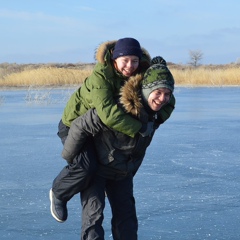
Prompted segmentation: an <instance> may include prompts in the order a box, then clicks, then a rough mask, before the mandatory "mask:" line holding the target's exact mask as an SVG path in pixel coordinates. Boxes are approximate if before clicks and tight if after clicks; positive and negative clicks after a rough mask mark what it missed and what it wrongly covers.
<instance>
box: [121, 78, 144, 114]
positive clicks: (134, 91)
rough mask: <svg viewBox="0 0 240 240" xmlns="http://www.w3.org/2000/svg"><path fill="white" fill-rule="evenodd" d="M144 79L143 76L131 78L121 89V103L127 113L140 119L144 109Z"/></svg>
mask: <svg viewBox="0 0 240 240" xmlns="http://www.w3.org/2000/svg"><path fill="white" fill-rule="evenodd" d="M142 79H143V77H142V75H141V74H137V75H136V76H133V77H130V78H129V80H128V81H126V82H125V84H124V86H123V87H122V88H121V89H120V103H121V104H122V106H123V107H124V109H125V111H126V112H127V113H131V114H132V115H134V116H136V117H138V118H139V117H140V114H141V112H142V109H143V105H142V103H141V101H142V100H141V99H142V98H141V84H142Z"/></svg>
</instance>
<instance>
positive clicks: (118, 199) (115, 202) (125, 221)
mask: <svg viewBox="0 0 240 240" xmlns="http://www.w3.org/2000/svg"><path fill="white" fill-rule="evenodd" d="M106 190H107V196H108V199H109V202H110V205H111V209H112V215H113V217H112V234H113V239H114V240H137V238H138V237H137V231H138V220H137V215H136V207H135V199H134V196H133V178H132V176H131V177H127V178H126V179H124V180H121V181H110V182H109V184H107V186H106Z"/></svg>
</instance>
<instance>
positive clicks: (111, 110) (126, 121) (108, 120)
mask: <svg viewBox="0 0 240 240" xmlns="http://www.w3.org/2000/svg"><path fill="white" fill-rule="evenodd" d="M95 82H98V85H97V86H93V87H92V91H91V96H92V101H93V105H94V107H95V108H96V110H97V113H98V116H99V117H100V119H101V120H102V122H103V123H104V124H105V125H107V126H108V127H110V128H112V129H114V130H116V131H119V132H122V133H124V134H126V135H128V136H130V137H134V136H135V134H136V133H137V132H138V131H139V130H140V128H141V127H142V123H141V122H140V121H139V120H137V119H135V118H133V117H132V116H131V115H130V114H127V113H125V112H124V111H123V110H122V109H121V108H120V107H119V106H118V105H117V103H116V100H115V97H116V95H117V94H116V93H114V92H113V91H114V90H113V87H112V86H111V84H110V83H109V82H108V81H106V80H105V79H100V78H99V79H98V80H97V81H95ZM115 91H116V90H115Z"/></svg>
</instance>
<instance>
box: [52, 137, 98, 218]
mask: <svg viewBox="0 0 240 240" xmlns="http://www.w3.org/2000/svg"><path fill="white" fill-rule="evenodd" d="M96 170H97V157H96V154H95V148H94V144H93V141H92V140H91V139H88V141H87V142H86V143H85V145H84V147H83V149H82V151H81V153H80V154H79V155H78V156H76V157H75V158H74V160H73V163H72V164H70V165H68V166H66V167H65V168H63V170H62V171H61V172H60V173H59V174H58V176H57V177H56V178H55V179H54V181H53V184H52V188H51V190H50V193H49V197H50V203H51V204H50V210H51V214H52V216H53V217H54V218H55V219H56V220H57V221H58V222H64V221H66V219H67V216H68V210H67V201H69V200H70V199H71V198H72V197H73V196H74V195H75V194H76V193H79V192H81V191H82V190H84V189H85V188H86V187H87V186H88V184H89V182H90V181H91V179H92V177H93V176H94V175H95V172H96Z"/></svg>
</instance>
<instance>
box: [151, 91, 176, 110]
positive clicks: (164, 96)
mask: <svg viewBox="0 0 240 240" xmlns="http://www.w3.org/2000/svg"><path fill="white" fill-rule="evenodd" d="M171 95H172V92H171V91H170V90H169V89H167V88H159V89H156V90H154V91H152V92H151V93H150V95H149V97H148V105H149V107H150V108H151V109H152V110H153V111H155V112H157V111H159V110H160V109H161V108H162V107H163V106H164V105H165V104H166V103H168V102H169V100H170V98H171Z"/></svg>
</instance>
